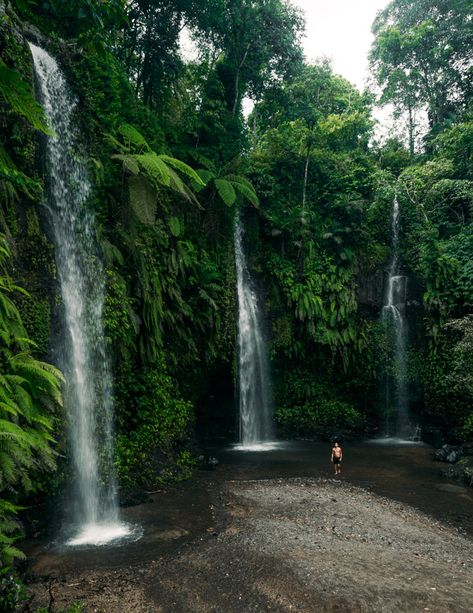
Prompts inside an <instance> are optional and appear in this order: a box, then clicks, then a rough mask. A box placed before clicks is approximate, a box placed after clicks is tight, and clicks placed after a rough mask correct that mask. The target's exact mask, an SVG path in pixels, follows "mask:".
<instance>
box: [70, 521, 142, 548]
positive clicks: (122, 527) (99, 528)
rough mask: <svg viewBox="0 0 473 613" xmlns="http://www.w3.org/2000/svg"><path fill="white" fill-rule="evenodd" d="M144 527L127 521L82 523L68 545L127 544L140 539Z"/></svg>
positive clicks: (81, 546) (100, 545) (99, 545)
mask: <svg viewBox="0 0 473 613" xmlns="http://www.w3.org/2000/svg"><path fill="white" fill-rule="evenodd" d="M142 536H143V529H142V528H141V527H140V526H138V525H133V524H128V523H125V522H115V523H108V522H96V523H89V524H85V525H81V526H80V528H79V531H78V532H77V533H76V534H75V536H72V537H70V538H67V539H66V542H65V546H66V547H80V548H86V547H87V548H88V547H102V546H104V545H114V546H117V545H125V544H126V543H130V542H135V541H138V540H139V539H140V538H141V537H142Z"/></svg>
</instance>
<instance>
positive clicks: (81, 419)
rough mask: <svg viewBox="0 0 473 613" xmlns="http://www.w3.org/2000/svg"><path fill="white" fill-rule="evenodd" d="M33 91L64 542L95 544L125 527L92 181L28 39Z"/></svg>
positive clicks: (69, 109)
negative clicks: (51, 307)
mask: <svg viewBox="0 0 473 613" xmlns="http://www.w3.org/2000/svg"><path fill="white" fill-rule="evenodd" d="M30 48H31V52H32V55H33V60H34V66H35V72H36V77H37V83H38V89H39V98H40V102H41V104H42V106H43V108H44V111H45V114H46V118H47V121H48V124H49V126H50V128H51V129H52V130H53V132H54V135H53V136H50V137H48V138H47V143H46V188H47V202H46V207H47V211H48V218H49V223H50V225H51V230H52V235H53V240H54V245H55V257H56V266H57V274H58V280H59V285H60V292H61V298H62V318H63V326H64V329H63V332H62V334H61V335H60V336H61V337H62V339H61V342H60V343H58V346H57V347H56V350H57V353H58V360H59V362H60V364H59V365H60V367H61V368H62V370H63V371H64V373H65V375H66V381H67V384H66V389H65V392H64V401H65V408H66V415H67V420H68V425H69V445H70V449H71V454H72V462H73V468H74V473H73V474H74V483H73V485H71V489H72V490H73V491H72V492H71V495H70V500H69V504H70V506H71V508H72V515H73V520H72V527H70V529H69V532H70V536H69V538H68V540H67V544H68V545H101V544H105V543H108V542H110V541H114V540H116V539H119V538H123V537H124V536H126V535H129V533H130V532H131V528H130V527H129V526H127V525H126V524H124V523H122V522H120V521H119V517H118V504H117V495H116V485H115V475H114V470H113V406H112V377H111V369H110V363H109V358H108V355H107V351H106V346H105V340H104V330H103V304H104V289H105V283H104V271H103V267H102V264H101V262H100V259H99V257H98V255H97V246H96V242H95V233H94V218H93V215H92V214H91V213H90V211H88V210H87V207H86V206H85V203H86V200H87V198H88V196H89V194H90V191H91V184H90V180H89V177H88V173H87V169H86V167H85V165H84V162H83V161H82V160H81V159H80V148H79V147H78V138H77V131H76V129H75V127H74V123H73V121H72V115H73V113H74V109H75V106H76V103H75V100H74V98H73V96H72V95H71V93H70V91H69V88H68V86H67V83H66V81H65V78H64V75H63V73H62V71H61V69H60V68H59V66H58V64H57V62H56V61H55V60H54V58H52V57H51V56H50V55H49V54H48V53H47V52H46V51H44V50H43V49H41V48H40V47H37V46H35V45H33V44H30Z"/></svg>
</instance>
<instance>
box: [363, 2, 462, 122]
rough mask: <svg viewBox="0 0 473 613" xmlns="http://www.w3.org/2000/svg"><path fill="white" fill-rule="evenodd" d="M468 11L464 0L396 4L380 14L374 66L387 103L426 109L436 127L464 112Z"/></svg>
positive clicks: (393, 3) (376, 24) (383, 97)
mask: <svg viewBox="0 0 473 613" xmlns="http://www.w3.org/2000/svg"><path fill="white" fill-rule="evenodd" d="M470 8H471V7H469V4H468V2H464V1H463V0H452V1H451V2H444V1H443V0H434V1H431V0H393V1H392V2H390V3H389V4H388V6H387V7H386V8H385V9H383V10H382V11H380V13H379V14H378V16H377V18H376V20H375V22H374V25H373V32H374V34H375V41H374V43H373V47H372V50H371V64H372V69H373V73H374V76H375V78H376V80H377V82H378V84H379V86H380V87H381V89H382V100H383V102H394V103H396V104H398V105H401V106H403V107H405V108H408V109H410V110H411V111H412V109H413V108H416V107H419V106H425V107H427V108H428V112H429V120H430V123H431V126H432V127H435V128H436V127H438V126H439V124H441V123H443V122H444V121H446V120H447V119H450V118H451V117H452V116H453V115H454V114H455V113H457V114H460V113H461V111H462V110H463V108H464V105H465V102H466V100H467V97H468V95H470V94H471V89H470V86H469V81H470V78H471V64H470V62H469V61H468V58H469V57H471V51H472V48H473V35H472V33H471V28H470V27H469V15H470Z"/></svg>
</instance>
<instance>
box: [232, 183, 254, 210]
mask: <svg viewBox="0 0 473 613" xmlns="http://www.w3.org/2000/svg"><path fill="white" fill-rule="evenodd" d="M231 183H232V185H233V187H234V188H235V189H236V190H237V191H238V192H240V194H241V195H242V196H243V197H244V198H246V200H249V201H250V202H251V204H252V205H253V206H254V207H255V208H258V207H259V200H258V196H257V195H256V192H255V191H254V189H253V188H249V187H248V186H247V185H245V184H244V183H240V182H236V181H232V182H231Z"/></svg>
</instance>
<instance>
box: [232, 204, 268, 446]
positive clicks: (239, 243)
mask: <svg viewBox="0 0 473 613" xmlns="http://www.w3.org/2000/svg"><path fill="white" fill-rule="evenodd" d="M243 234H244V231H243V226H242V222H241V219H240V216H239V215H237V217H236V221H235V236H234V239H235V262H236V273H237V293H238V379H239V414H240V443H241V447H242V448H243V449H245V448H255V447H258V446H259V445H261V444H264V443H265V442H268V441H270V440H271V439H272V435H273V421H272V403H271V393H270V385H269V381H270V380H269V364H268V356H267V351H266V344H265V341H264V338H263V334H262V326H261V312H260V308H259V305H258V299H257V296H256V291H255V288H254V285H253V283H252V279H251V276H250V272H249V270H248V266H247V263H246V258H245V252H244V249H243Z"/></svg>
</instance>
